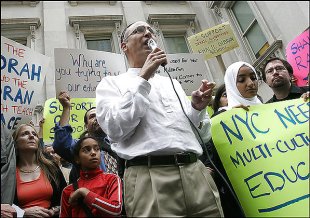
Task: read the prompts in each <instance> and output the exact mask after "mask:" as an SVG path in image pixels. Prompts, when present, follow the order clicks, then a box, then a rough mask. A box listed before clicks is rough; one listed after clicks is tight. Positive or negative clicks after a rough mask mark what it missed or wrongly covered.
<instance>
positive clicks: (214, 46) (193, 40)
mask: <svg viewBox="0 0 310 218" xmlns="http://www.w3.org/2000/svg"><path fill="white" fill-rule="evenodd" d="M188 41H189V44H190V46H191V48H192V50H193V52H197V53H199V54H201V53H202V54H204V55H205V59H209V58H213V57H216V56H218V55H221V54H223V53H225V52H227V51H230V50H232V49H234V48H236V47H238V46H239V45H238V42H237V39H236V37H235V35H234V33H233V31H232V29H231V27H230V24H229V23H228V22H225V23H222V24H220V25H217V26H214V27H212V28H209V29H206V30H204V31H202V32H200V33H197V34H195V35H193V36H190V37H188Z"/></svg>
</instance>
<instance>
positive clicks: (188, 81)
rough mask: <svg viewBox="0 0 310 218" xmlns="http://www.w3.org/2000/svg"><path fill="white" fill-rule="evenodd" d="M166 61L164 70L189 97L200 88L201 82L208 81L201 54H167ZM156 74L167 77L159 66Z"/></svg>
mask: <svg viewBox="0 0 310 218" xmlns="http://www.w3.org/2000/svg"><path fill="white" fill-rule="evenodd" d="M167 60H168V64H167V65H166V69H167V71H168V73H169V74H170V76H171V78H172V79H176V80H178V81H179V83H180V84H181V86H182V88H183V90H184V91H185V93H186V94H187V95H189V96H190V95H191V94H192V91H195V90H197V89H198V88H199V87H200V85H201V80H203V79H208V78H207V71H208V70H207V66H206V63H205V61H204V59H203V56H202V55H201V54H187V53H184V54H183V53H182V54H167ZM157 73H159V74H160V75H161V76H168V74H167V73H166V72H165V71H164V68H163V67H161V66H160V67H159V68H158V70H157Z"/></svg>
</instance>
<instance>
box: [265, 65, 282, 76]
mask: <svg viewBox="0 0 310 218" xmlns="http://www.w3.org/2000/svg"><path fill="white" fill-rule="evenodd" d="M274 70H276V72H278V73H279V72H281V71H284V70H286V68H285V67H284V66H276V67H275V68H270V69H268V70H267V71H266V74H272V73H273V71H274Z"/></svg>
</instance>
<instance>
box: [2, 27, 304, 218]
mask: <svg viewBox="0 0 310 218" xmlns="http://www.w3.org/2000/svg"><path fill="white" fill-rule="evenodd" d="M150 39H155V31H154V30H153V29H152V28H151V27H150V26H149V24H147V23H145V22H141V21H139V22H135V23H133V24H131V25H129V26H128V27H127V28H126V29H125V30H124V31H123V33H122V37H121V48H122V50H123V51H124V53H125V54H126V57H127V59H128V63H129V66H130V68H129V69H128V71H127V72H126V73H123V74H121V75H119V76H115V77H106V78H105V79H103V80H102V81H101V82H100V84H99V85H98V87H97V90H96V105H97V107H96V108H90V109H89V110H88V111H87V112H86V113H85V116H84V124H85V132H84V133H83V134H82V135H81V137H80V138H79V139H74V138H73V137H72V132H73V129H72V127H71V126H70V124H69V118H70V96H69V94H68V93H66V92H61V93H60V94H59V96H58V100H59V102H60V104H61V105H62V107H63V111H62V114H61V117H60V121H59V122H58V123H57V124H56V126H55V128H54V130H55V131H54V132H55V138H54V141H53V143H52V144H51V145H45V144H44V140H43V136H42V128H43V122H44V120H42V121H41V122H40V130H39V132H37V130H36V128H35V127H34V126H33V125H31V124H22V125H20V126H19V127H18V128H17V129H16V130H15V131H14V133H13V134H11V133H10V132H9V131H8V130H7V129H6V127H5V125H4V124H3V123H2V124H1V217H16V215H17V214H18V216H24V217H92V216H97V217H113V216H123V217H126V216H128V217H136V216H144V217H150V216H151V217H161V216H167V217H169V216H199V217H205V216H212V217H223V216H224V217H242V216H244V212H243V210H242V208H241V206H240V203H239V201H238V199H237V198H236V197H235V193H234V191H233V190H231V189H230V188H229V187H228V185H230V182H229V179H228V176H227V174H226V172H225V169H224V167H223V165H222V163H221V160H220V158H219V157H218V154H217V151H216V149H215V146H214V144H213V140H212V135H211V132H210V126H211V122H210V116H211V115H210V116H209V114H208V113H207V112H206V110H205V108H206V107H207V106H208V105H211V104H212V108H213V110H214V114H213V115H212V116H213V117H214V116H217V115H219V114H221V113H225V111H228V110H231V109H233V108H243V109H244V110H248V108H249V107H251V105H258V104H263V103H264V102H262V100H261V98H260V97H259V96H258V94H257V93H258V78H259V77H258V74H257V72H256V70H255V69H254V67H253V66H252V65H250V64H248V63H246V62H242V61H239V62H236V63H233V64H232V65H230V66H229V67H228V68H227V70H226V72H225V78H224V81H225V84H222V85H221V86H219V87H218V89H217V92H216V93H215V97H214V99H212V94H213V90H214V88H215V84H214V83H212V82H210V81H207V80H203V81H202V84H201V86H200V87H197V88H198V89H197V90H196V91H194V92H193V93H192V99H191V100H189V99H188V97H187V96H186V94H185V92H184V91H183V89H182V87H181V85H180V84H179V83H178V82H177V81H176V80H170V79H169V77H162V76H159V75H156V74H155V75H154V72H155V71H156V70H157V68H158V67H159V66H160V65H162V66H165V65H166V64H167V59H166V54H165V52H164V51H163V50H161V49H160V48H154V49H151V48H149V46H148V42H149V40H150ZM262 75H263V80H264V81H265V82H266V83H267V84H268V85H269V86H270V88H271V89H272V90H273V92H274V95H273V97H272V98H271V99H270V100H268V101H267V102H266V103H272V102H277V101H284V100H290V99H296V98H300V97H302V98H304V100H305V101H307V100H308V99H309V87H308V86H307V87H298V86H296V85H295V84H293V83H292V81H293V69H292V67H291V65H290V64H289V63H288V62H287V61H285V60H282V59H280V58H272V59H270V60H268V61H267V63H266V64H265V66H264V68H263V72H262ZM172 87H173V88H172ZM176 94H177V95H176ZM179 100H180V102H181V103H182V105H183V107H184V108H181V107H180V104H179ZM184 113H185V114H186V116H184ZM187 117H189V119H190V120H191V122H192V124H193V125H194V126H196V127H197V128H198V130H199V133H200V134H201V135H202V136H203V137H205V138H204V140H203V141H205V142H206V144H207V150H208V151H209V152H208V153H209V154H206V153H205V151H204V150H203V149H202V147H201V146H200V144H199V140H198V139H197V134H196V133H195V132H194V131H193V129H192V127H191V125H190V123H189V121H188V120H187ZM210 159H211V160H212V162H213V163H214V165H215V166H216V167H217V168H218V169H219V171H216V170H215V169H214V166H213V165H212V164H210ZM180 166H182V167H180ZM219 173H221V174H222V175H223V176H224V178H225V179H226V181H227V183H228V184H227V183H225V182H223V179H222V177H221V176H220V175H219Z"/></svg>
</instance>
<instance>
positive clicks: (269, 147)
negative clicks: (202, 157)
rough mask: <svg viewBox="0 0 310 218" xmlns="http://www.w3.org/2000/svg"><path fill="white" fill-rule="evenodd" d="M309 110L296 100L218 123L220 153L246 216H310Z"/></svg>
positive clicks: (215, 134) (239, 112) (229, 115)
mask: <svg viewBox="0 0 310 218" xmlns="http://www.w3.org/2000/svg"><path fill="white" fill-rule="evenodd" d="M309 106H310V103H309V101H308V102H304V101H303V100H302V99H296V100H290V101H283V102H278V103H273V104H265V105H258V106H251V107H250V110H249V111H245V110H243V109H241V108H238V109H233V110H230V111H227V112H225V113H222V114H220V115H218V116H215V117H214V118H213V119H212V128H211V132H212V138H213V141H214V144H215V147H216V150H217V152H218V154H219V156H220V158H221V161H222V163H223V166H224V168H225V170H226V173H227V175H228V177H229V179H230V181H231V183H232V185H233V188H234V190H235V192H236V194H237V197H238V199H239V201H240V203H241V205H242V208H243V210H244V212H245V215H246V216H249V217H284V216H293V217H309V141H310V140H309Z"/></svg>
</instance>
